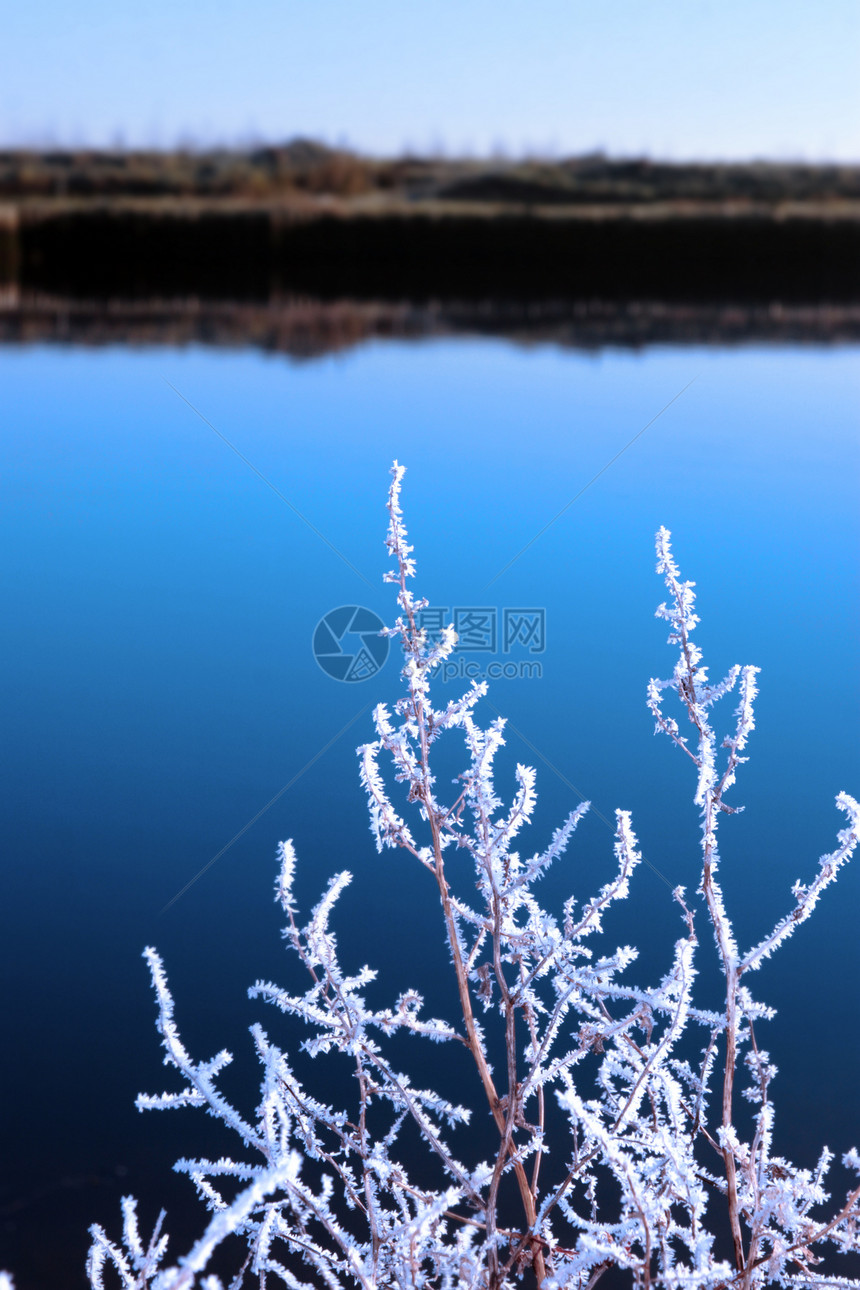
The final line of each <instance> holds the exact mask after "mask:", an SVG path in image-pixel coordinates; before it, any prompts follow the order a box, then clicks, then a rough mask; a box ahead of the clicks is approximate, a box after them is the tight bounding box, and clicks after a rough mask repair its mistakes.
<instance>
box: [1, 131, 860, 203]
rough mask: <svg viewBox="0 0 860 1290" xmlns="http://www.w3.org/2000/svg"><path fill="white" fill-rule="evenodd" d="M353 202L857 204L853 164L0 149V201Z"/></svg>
mask: <svg viewBox="0 0 860 1290" xmlns="http://www.w3.org/2000/svg"><path fill="white" fill-rule="evenodd" d="M302 194H307V195H309V196H313V197H319V196H329V197H335V198H340V199H346V200H349V199H355V198H362V197H367V198H371V197H372V196H373V194H378V195H379V196H380V197H381V198H387V199H389V200H390V199H396V198H401V199H403V200H405V201H408V202H419V203H425V202H430V203H432V202H444V203H447V202H470V203H474V202H478V203H491V204H500V205H502V206H505V205H509V204H514V205H546V206H559V205H562V206H564V205H571V206H576V205H606V204H608V205H618V204H621V205H642V204H646V205H647V204H655V203H664V202H668V203H675V202H687V203H688V202H692V203H706V204H711V203H725V202H732V203H737V202H740V203H751V204H755V205H757V206H760V205H762V204H764V205H768V206H770V205H779V204H781V203H796V202H814V203H839V202H856V201H860V167H858V166H844V165H799V164H797V165H794V164H792V165H789V164H783V163H776V162H764V161H762V162H750V163H732V164H728V163H726V164H717V163H695V164H693V163H690V164H686V163H684V164H681V163H678V164H673V163H668V162H659V161H652V160H649V159H648V158H636V159H630V160H612V159H610V158H608V157H606V156H604V155H603V154H602V153H595V154H592V155H588V156H579V157H570V158H567V159H565V160H560V161H547V160H518V161H512V160H504V159H499V158H494V159H488V160H463V159H459V160H458V159H446V158H439V157H409V156H407V157H400V158H395V159H375V158H371V157H363V156H359V155H357V154H355V153H352V152H347V151H344V150H338V149H332V148H327V147H325V146H324V145H322V144H319V143H314V142H312V141H309V140H303V139H299V140H293V141H292V142H290V143H286V144H284V145H282V146H267V147H259V148H252V149H247V150H231V149H214V150H211V151H200V152H196V151H173V152H159V151H137V150H134V151H124V150H118V149H114V150H99V151H96V150H84V149H53V150H50V151H44V152H35V151H22V150H5V151H0V199H5V200H7V201H10V200H11V201H13V202H19V201H25V202H26V201H27V200H32V199H63V198H66V199H69V198H72V199H75V198H77V199H102V200H105V199H108V200H109V199H115V198H121V197H131V198H152V197H161V198H169V197H173V198H176V199H188V198H198V199H205V200H211V199H219V198H220V199H223V198H237V199H242V200H245V201H261V200H266V201H269V200H273V199H287V200H288V199H290V198H291V197H295V196H301V195H302Z"/></svg>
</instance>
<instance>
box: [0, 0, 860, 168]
mask: <svg viewBox="0 0 860 1290" xmlns="http://www.w3.org/2000/svg"><path fill="white" fill-rule="evenodd" d="M0 27H2V74H0V143H5V144H9V143H13V144H14V143H47V142H53V143H58V144H63V143H90V144H107V143H112V142H118V141H123V142H125V143H126V144H129V145H131V144H146V143H149V144H153V143H154V144H159V145H170V144H174V143H176V142H177V141H191V140H194V141H196V142H198V143H210V142H230V143H234V142H237V141H244V140H247V139H250V138H256V139H267V140H281V139H285V138H289V137H292V136H294V135H296V134H304V135H310V136H313V137H316V138H321V139H324V140H327V141H329V142H341V143H349V144H351V145H353V146H355V147H357V148H359V149H361V150H364V151H368V152H377V153H391V152H398V151H401V150H403V149H404V148H406V147H411V148H416V149H429V148H431V147H433V148H435V147H440V146H441V147H444V148H446V149H447V150H449V151H450V152H463V151H471V152H475V153H486V152H488V151H491V150H493V149H495V148H504V149H507V150H508V151H510V152H512V153H514V154H518V153H521V152H523V151H528V150H535V151H549V150H553V151H557V152H581V151H587V150H591V149H595V148H603V149H605V150H607V151H609V152H610V153H612V154H615V155H619V154H628V155H629V154H638V153H648V154H650V155H652V156H665V157H674V158H689V157H725V158H744V157H763V156H770V157H780V158H785V157H791V158H801V159H806V160H816V159H826V158H831V159H842V160H853V161H858V160H860V3H858V0H818V3H816V4H814V5H813V4H810V3H809V0H720V2H719V3H714V2H712V0H672V2H668V0H528V3H525V2H524V0H519V3H516V4H514V3H510V2H509V0H146V3H142V2H140V0H135V3H134V4H131V3H128V0H75V2H74V3H69V0H31V3H30V4H29V5H24V4H23V3H17V4H12V3H11V2H10V3H7V4H6V6H5V11H4V13H3V19H2V24H0Z"/></svg>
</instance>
